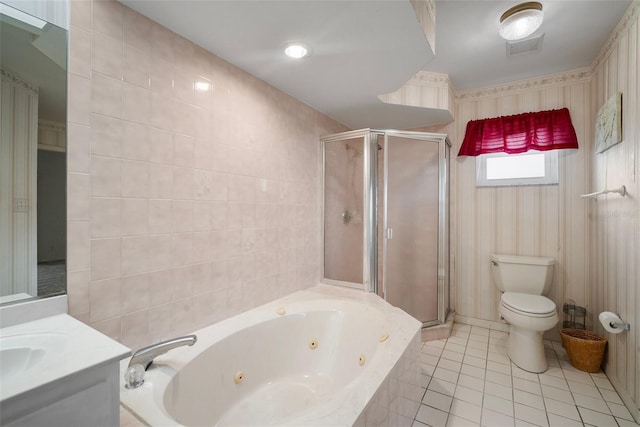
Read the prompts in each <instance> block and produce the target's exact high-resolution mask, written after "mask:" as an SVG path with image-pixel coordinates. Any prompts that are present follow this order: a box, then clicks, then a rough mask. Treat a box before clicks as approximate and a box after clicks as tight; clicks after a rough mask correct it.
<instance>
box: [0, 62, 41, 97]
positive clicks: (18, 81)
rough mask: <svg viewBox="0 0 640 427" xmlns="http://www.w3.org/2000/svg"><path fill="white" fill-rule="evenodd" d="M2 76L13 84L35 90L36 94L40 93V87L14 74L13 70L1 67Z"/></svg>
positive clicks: (0, 75) (0, 74) (0, 73)
mask: <svg viewBox="0 0 640 427" xmlns="http://www.w3.org/2000/svg"><path fill="white" fill-rule="evenodd" d="M0 77H2V78H3V79H4V80H5V81H8V82H9V83H11V84H14V85H16V86H19V87H21V88H23V89H26V90H28V91H31V92H33V93H34V94H36V95H37V94H38V88H37V87H35V86H32V85H31V84H29V83H27V82H25V81H24V80H22V79H21V78H20V77H18V76H16V75H14V74H12V73H11V72H9V71H7V70H5V69H4V68H0Z"/></svg>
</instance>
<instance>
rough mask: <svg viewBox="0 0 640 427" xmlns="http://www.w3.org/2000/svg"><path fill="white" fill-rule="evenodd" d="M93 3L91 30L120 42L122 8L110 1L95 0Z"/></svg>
mask: <svg viewBox="0 0 640 427" xmlns="http://www.w3.org/2000/svg"><path fill="white" fill-rule="evenodd" d="M92 3H93V30H94V32H97V33H101V34H105V35H108V36H111V37H114V38H116V39H120V40H122V11H123V9H124V6H122V5H121V4H120V3H118V2H115V1H110V0H95V1H93V2H92Z"/></svg>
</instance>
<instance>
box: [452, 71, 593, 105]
mask: <svg viewBox="0 0 640 427" xmlns="http://www.w3.org/2000/svg"><path fill="white" fill-rule="evenodd" d="M591 75H592V68H591V67H586V68H579V69H577V70H572V71H568V72H564V73H557V74H549V75H546V76H542V77H537V78H533V79H527V80H518V81H515V82H511V83H504V84H500V85H495V86H487V87H484V88H480V89H471V90H466V91H461V92H456V94H455V99H456V101H459V100H465V99H473V98H485V97H488V96H499V95H503V94H505V93H513V92H523V91H530V90H532V89H540V88H543V87H549V86H556V85H566V84H568V83H581V82H588V81H589V80H591Z"/></svg>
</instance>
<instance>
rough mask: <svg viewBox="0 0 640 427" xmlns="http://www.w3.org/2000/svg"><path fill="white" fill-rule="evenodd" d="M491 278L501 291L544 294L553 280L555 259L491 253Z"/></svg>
mask: <svg viewBox="0 0 640 427" xmlns="http://www.w3.org/2000/svg"><path fill="white" fill-rule="evenodd" d="M490 259H491V278H492V280H493V284H494V285H495V286H496V287H497V288H498V289H499V290H500V291H502V292H518V293H522V294H531V295H545V294H546V293H547V292H548V291H549V288H550V287H551V282H553V265H554V264H555V259H553V258H549V257H533V256H518V255H498V254H492V255H491V258H490Z"/></svg>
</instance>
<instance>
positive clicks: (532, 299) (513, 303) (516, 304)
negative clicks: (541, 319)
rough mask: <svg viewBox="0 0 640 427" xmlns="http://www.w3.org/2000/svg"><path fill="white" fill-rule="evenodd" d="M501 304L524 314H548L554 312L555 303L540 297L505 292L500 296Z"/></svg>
mask: <svg viewBox="0 0 640 427" xmlns="http://www.w3.org/2000/svg"><path fill="white" fill-rule="evenodd" d="M502 303H503V304H504V305H506V306H507V307H510V308H512V309H514V310H517V311H522V312H524V313H531V314H549V313H553V312H555V311H556V305H555V303H554V302H553V301H551V300H550V299H549V298H547V297H543V296H542V295H529V294H518V293H515V292H505V293H503V294H502Z"/></svg>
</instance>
